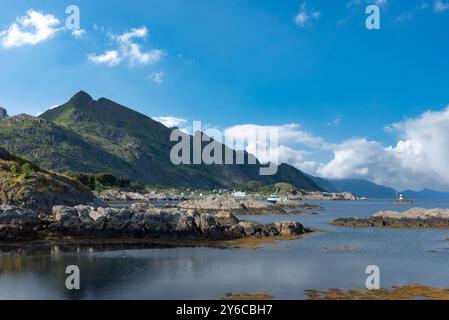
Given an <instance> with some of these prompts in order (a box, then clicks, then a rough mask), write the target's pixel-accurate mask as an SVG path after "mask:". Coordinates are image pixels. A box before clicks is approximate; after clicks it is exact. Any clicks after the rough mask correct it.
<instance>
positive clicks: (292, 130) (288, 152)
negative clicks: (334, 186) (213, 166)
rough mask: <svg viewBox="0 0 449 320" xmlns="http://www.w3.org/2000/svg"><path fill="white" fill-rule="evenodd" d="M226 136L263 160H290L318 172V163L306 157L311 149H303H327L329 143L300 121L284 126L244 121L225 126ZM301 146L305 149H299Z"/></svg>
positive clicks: (237, 146)
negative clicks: (301, 125) (240, 123)
mask: <svg viewBox="0 0 449 320" xmlns="http://www.w3.org/2000/svg"><path fill="white" fill-rule="evenodd" d="M272 132H276V133H277V141H272V140H270V138H273V136H271V133H272ZM224 136H225V139H226V142H227V143H230V141H234V142H235V145H229V146H230V147H233V148H236V149H237V150H242V149H245V150H246V151H247V152H249V153H251V154H253V155H255V156H256V157H257V158H258V160H259V161H260V162H262V163H267V162H274V163H278V164H281V163H288V164H291V165H293V166H295V167H297V168H298V169H300V170H304V171H307V172H314V171H315V170H316V168H317V167H318V164H317V163H316V162H314V161H310V160H306V159H305V156H306V155H307V154H308V151H305V150H303V148H313V149H317V148H326V142H325V141H324V140H323V139H322V138H320V137H317V136H314V135H312V134H310V133H308V132H306V131H304V130H301V128H300V126H299V125H298V124H295V123H292V124H284V125H267V126H263V125H255V124H242V125H236V126H233V127H229V128H227V129H225V132H224ZM298 147H301V149H298Z"/></svg>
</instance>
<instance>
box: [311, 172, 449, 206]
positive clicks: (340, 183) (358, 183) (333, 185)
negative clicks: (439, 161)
mask: <svg viewBox="0 0 449 320" xmlns="http://www.w3.org/2000/svg"><path fill="white" fill-rule="evenodd" d="M311 178H312V179H313V180H314V181H315V182H316V183H317V184H318V185H319V186H320V187H321V188H323V189H325V190H327V191H329V192H350V193H352V194H354V195H356V196H358V197H366V198H371V199H396V198H398V195H399V194H402V195H403V196H404V197H405V198H406V199H411V200H419V199H432V200H438V199H439V200H449V193H448V192H439V191H434V190H429V189H424V190H422V191H412V190H405V191H396V190H395V189H393V188H390V187H385V186H382V185H378V184H375V183H374V182H371V181H368V180H363V179H340V180H335V179H323V178H317V177H311Z"/></svg>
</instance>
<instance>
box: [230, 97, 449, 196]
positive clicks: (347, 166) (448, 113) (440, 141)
mask: <svg viewBox="0 0 449 320" xmlns="http://www.w3.org/2000/svg"><path fill="white" fill-rule="evenodd" d="M386 129H387V131H388V132H390V133H392V134H396V135H397V136H398V139H397V141H396V142H395V143H394V144H393V145H384V144H382V143H381V142H378V141H372V140H368V139H364V138H351V139H349V140H346V141H343V142H341V143H336V144H331V143H328V142H327V141H325V140H324V139H323V138H321V137H318V136H316V135H313V134H312V133H309V132H306V131H304V130H302V129H301V128H300V126H299V125H298V124H284V125H271V126H270V125H268V126H261V125H255V124H243V125H236V126H233V127H230V128H227V129H226V130H225V136H226V137H232V138H234V139H235V140H236V141H237V142H238V143H239V144H240V146H245V150H246V151H248V152H250V153H252V154H255V155H257V157H258V158H259V160H260V161H261V162H268V161H276V162H278V163H284V162H285V163H288V164H290V165H293V166H295V167H297V168H298V169H300V170H303V171H305V172H307V173H309V174H313V175H317V176H321V177H325V178H335V179H342V178H360V179H367V180H370V181H373V182H375V183H378V184H382V185H387V186H391V187H394V188H396V189H398V190H403V189H415V190H421V189H423V188H430V189H437V190H442V191H449V170H448V169H447V168H448V163H449V106H448V107H447V108H445V109H443V110H440V111H428V112H425V113H423V114H421V115H420V116H418V117H416V118H413V119H408V120H405V121H402V122H398V123H395V124H392V125H390V126H388V127H387V128H386ZM270 130H277V131H278V135H279V139H278V143H277V144H275V145H273V146H272V149H271V150H270V149H269V148H267V145H268V144H267V142H266V141H260V140H258V138H260V136H261V135H260V133H263V132H269V131H270ZM245 139H246V140H245ZM317 153H320V154H321V153H326V154H328V153H330V154H331V155H333V156H332V158H331V160H330V161H327V162H326V163H320V162H317V161H314V160H313V159H311V158H312V157H313V156H314V155H316V154H317ZM276 159H277V160H276Z"/></svg>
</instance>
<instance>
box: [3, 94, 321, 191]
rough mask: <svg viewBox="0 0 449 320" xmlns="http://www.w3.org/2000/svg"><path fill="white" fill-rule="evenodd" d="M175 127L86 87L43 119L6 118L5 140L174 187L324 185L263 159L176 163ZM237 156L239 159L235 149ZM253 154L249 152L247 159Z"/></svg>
mask: <svg viewBox="0 0 449 320" xmlns="http://www.w3.org/2000/svg"><path fill="white" fill-rule="evenodd" d="M172 130H173V129H169V128H167V127H165V126H164V125H163V124H161V123H159V122H157V121H155V120H153V119H151V118H149V117H147V116H145V115H143V114H141V113H138V112H136V111H134V110H132V109H130V108H127V107H125V106H122V105H120V104H118V103H116V102H114V101H111V100H109V99H106V98H100V99H98V100H94V99H93V98H92V97H91V96H90V95H89V94H87V93H86V92H83V91H80V92H79V93H77V94H76V95H75V96H73V97H72V98H71V99H70V100H69V101H68V102H67V103H65V104H63V105H61V106H59V107H56V108H53V109H51V110H48V111H47V112H45V113H44V114H42V115H41V116H40V117H39V118H35V117H31V116H27V115H19V116H15V117H10V118H6V119H3V120H0V145H3V146H4V147H6V148H7V149H8V150H11V151H13V152H14V153H17V154H19V155H21V156H23V157H25V158H27V159H29V160H32V161H33V162H35V163H37V164H38V165H40V166H41V167H43V168H47V169H51V170H55V171H57V172H65V171H76V172H85V173H99V172H111V173H115V174H119V175H126V176H128V177H130V178H131V179H134V180H139V181H141V182H143V183H146V184H153V185H161V186H173V187H181V186H183V187H196V188H216V187H229V188H231V187H236V186H238V185H239V184H241V183H243V182H247V181H261V182H263V183H266V184H274V183H277V182H288V183H291V184H293V185H294V186H296V187H297V188H300V189H305V190H321V188H320V187H319V186H318V185H317V184H316V183H315V182H314V181H313V180H312V179H311V178H309V177H308V176H306V175H305V174H304V173H302V172H301V171H299V170H297V169H296V168H294V167H292V166H289V165H286V164H282V165H281V166H279V170H278V173H277V174H276V175H273V176H260V175H259V168H260V166H261V164H260V163H257V164H256V165H174V164H172V162H171V160H170V151H171V148H172V146H173V145H174V144H175V142H171V141H170V134H171V133H172ZM220 147H221V148H222V150H225V149H226V148H227V147H225V146H224V145H221V144H220ZM223 154H224V153H223ZM233 155H234V158H235V157H236V152H235V151H234V152H233ZM249 156H250V155H248V154H247V153H245V158H247V157H249Z"/></svg>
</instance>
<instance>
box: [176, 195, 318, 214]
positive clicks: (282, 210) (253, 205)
mask: <svg viewBox="0 0 449 320" xmlns="http://www.w3.org/2000/svg"><path fill="white" fill-rule="evenodd" d="M178 208H180V209H186V210H195V211H197V212H208V213H217V212H221V211H228V212H231V213H233V214H238V215H263V214H276V215H288V214H316V213H312V212H310V213H308V212H306V211H302V210H315V209H318V210H321V209H323V208H322V207H321V206H319V205H310V204H306V203H303V202H301V201H296V200H282V201H279V202H278V203H276V204H272V203H268V202H266V201H263V200H262V199H261V198H260V197H247V198H244V199H238V198H234V197H229V196H210V197H207V198H203V199H195V200H188V201H184V202H181V203H179V204H178ZM290 209H291V210H290Z"/></svg>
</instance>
